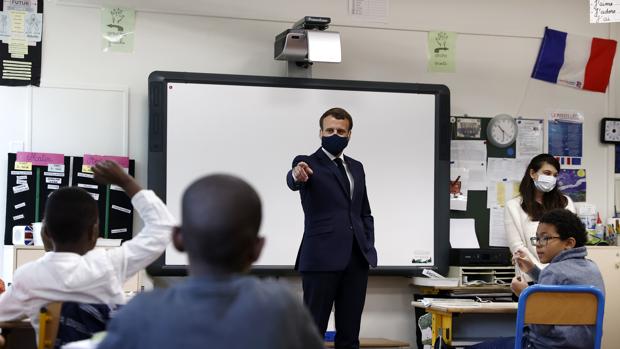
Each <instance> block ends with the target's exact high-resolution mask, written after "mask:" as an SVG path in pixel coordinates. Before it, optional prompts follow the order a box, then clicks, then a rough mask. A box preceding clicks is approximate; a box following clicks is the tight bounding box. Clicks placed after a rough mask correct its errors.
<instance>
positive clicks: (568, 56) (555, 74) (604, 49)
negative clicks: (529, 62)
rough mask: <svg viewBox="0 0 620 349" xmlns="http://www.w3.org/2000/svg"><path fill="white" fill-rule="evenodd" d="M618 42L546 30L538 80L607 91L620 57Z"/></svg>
mask: <svg viewBox="0 0 620 349" xmlns="http://www.w3.org/2000/svg"><path fill="white" fill-rule="evenodd" d="M616 44H617V43H616V40H609V39H601V38H589V37H585V36H579V35H573V34H568V33H565V32H561V31H559V30H554V29H549V28H548V27H545V35H544V36H543V39H542V43H541V44H540V51H538V58H537V59H536V64H535V65H534V71H533V72H532V77H533V78H534V79H539V80H544V81H548V82H552V83H554V84H560V85H566V86H571V87H575V88H579V89H584V90H590V91H596V92H605V90H606V89H607V84H609V76H610V74H611V66H612V64H613V60H614V55H615V54H616Z"/></svg>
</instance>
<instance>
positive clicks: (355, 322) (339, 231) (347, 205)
mask: <svg viewBox="0 0 620 349" xmlns="http://www.w3.org/2000/svg"><path fill="white" fill-rule="evenodd" d="M319 125H320V127H321V128H320V132H319V136H320V138H321V145H322V147H321V148H319V150H317V151H316V152H315V153H314V154H312V155H309V156H305V155H299V156H296V157H295V159H294V160H293V169H292V170H290V171H289V172H288V174H287V176H286V182H287V184H288V186H289V188H290V189H291V190H295V191H297V190H299V192H300V196H301V205H302V207H303V210H304V214H305V220H304V235H303V239H302V242H301V246H300V248H299V252H298V254H297V261H296V262H295V269H296V270H299V271H300V272H301V276H302V284H303V290H304V302H305V303H306V305H307V306H308V308H309V309H310V312H311V313H312V316H313V317H314V321H315V322H316V324H317V327H318V329H319V331H320V333H321V335H322V334H324V333H325V330H326V329H327V322H328V321H329V315H330V313H331V309H332V306H333V305H334V303H335V320H336V340H335V345H336V348H359V330H360V321H361V317H362V311H363V309H364V301H365V299H366V286H367V284H368V267H369V265H370V266H372V267H376V266H377V251H376V250H375V246H374V242H375V235H374V223H373V217H372V215H371V213H370V205H369V203H368V195H367V193H366V181H365V174H364V167H363V166H362V163H360V162H359V161H356V160H354V159H352V158H350V157H348V156H345V155H343V153H342V152H343V150H344V148H345V147H346V146H347V144H348V142H349V139H350V137H351V129H352V128H353V119H352V118H351V115H349V113H348V112H347V111H346V110H344V109H342V108H332V109H329V110H328V111H326V112H325V113H324V114H323V115H322V116H321V118H320V120H319Z"/></svg>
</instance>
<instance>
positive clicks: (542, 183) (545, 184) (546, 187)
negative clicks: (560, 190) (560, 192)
mask: <svg viewBox="0 0 620 349" xmlns="http://www.w3.org/2000/svg"><path fill="white" fill-rule="evenodd" d="M557 180H558V179H557V178H555V177H554V176H547V175H544V174H539V175H538V179H536V180H534V186H536V189H538V190H540V191H542V192H543V193H548V192H550V191H552V190H553V188H555V184H556V182H557Z"/></svg>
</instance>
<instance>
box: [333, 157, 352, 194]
mask: <svg viewBox="0 0 620 349" xmlns="http://www.w3.org/2000/svg"><path fill="white" fill-rule="evenodd" d="M334 162H335V163H336V165H337V166H338V170H340V176H341V177H342V180H343V181H344V185H345V187H346V189H347V194H349V195H350V194H351V182H349V176H347V170H345V168H344V164H343V163H342V159H341V158H335V159H334Z"/></svg>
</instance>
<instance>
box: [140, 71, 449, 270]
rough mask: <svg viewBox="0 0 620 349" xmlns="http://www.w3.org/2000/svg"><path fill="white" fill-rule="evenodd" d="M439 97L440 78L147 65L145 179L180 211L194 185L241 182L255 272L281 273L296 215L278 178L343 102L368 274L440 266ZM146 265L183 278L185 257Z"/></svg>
mask: <svg viewBox="0 0 620 349" xmlns="http://www.w3.org/2000/svg"><path fill="white" fill-rule="evenodd" d="M449 98H450V97H449V91H448V89H447V88H446V87H445V86H443V85H428V84H405V83H385V82H367V81H343V80H320V79H300V78H274V77H258V76H239V75H217V74H199V73H177V72H153V73H152V74H151V76H150V77H149V118H150V126H149V128H150V129H149V164H148V172H149V173H148V185H149V188H151V189H153V190H154V191H155V192H156V193H157V194H158V195H160V197H162V198H164V199H165V201H166V203H167V205H168V207H169V208H170V210H171V211H172V213H173V214H174V215H175V216H176V217H181V215H180V210H181V205H180V203H181V197H182V195H183V191H184V190H185V188H186V187H187V186H188V185H189V184H190V183H192V182H193V181H194V180H196V179H198V178H200V177H202V176H204V175H208V174H213V173H228V174H233V175H236V176H239V177H241V178H243V179H244V180H246V181H247V182H249V183H250V184H251V185H252V186H253V187H254V188H255V189H256V190H257V192H258V193H259V195H260V197H261V200H262V204H263V222H262V225H261V229H260V232H259V234H260V235H262V236H264V237H265V238H266V244H265V248H264V250H263V253H262V256H261V258H260V259H259V260H258V261H257V263H256V264H255V267H254V271H255V272H258V273H261V272H265V273H275V274H278V273H287V272H291V271H292V269H293V265H294V263H295V259H296V256H297V251H298V248H299V244H300V242H301V239H302V235H303V227H304V216H303V211H302V208H301V203H300V197H299V193H298V192H294V191H291V190H290V189H289V188H288V187H287V185H286V179H285V176H286V173H287V171H289V170H290V169H291V166H292V160H293V158H294V157H295V156H296V155H299V154H311V153H314V152H315V151H316V150H317V149H318V148H319V147H320V138H319V118H320V116H321V115H322V114H323V112H325V111H326V110H327V109H329V108H332V107H342V108H344V109H346V110H347V111H348V112H349V113H350V114H351V115H352V117H353V129H352V136H351V141H350V143H349V146H348V147H347V149H346V150H345V154H346V155H348V156H350V157H352V158H354V159H357V160H359V161H361V162H362V163H363V165H364V169H365V172H366V187H367V192H368V197H369V201H370V206H371V210H372V214H373V216H374V221H375V247H376V249H377V254H378V268H376V269H374V271H372V272H373V273H379V274H395V275H413V274H416V273H417V272H418V271H419V270H420V269H421V268H423V267H424V268H435V269H437V270H442V269H446V268H447V265H448V260H447V259H448V249H449V245H448V241H447V240H448V236H449V235H448V234H449V233H448V229H449V228H448V222H449V200H448V199H449V196H448V195H449V194H448V190H449V186H448V182H449V127H450V124H449V103H450V102H449ZM181 224H182V223H181ZM214 248H217V246H214ZM149 272H150V273H151V274H154V275H184V274H185V273H186V272H187V257H186V256H185V255H184V254H182V253H180V252H178V251H176V250H175V249H174V247H172V245H170V246H169V247H168V248H167V250H166V253H165V255H164V256H163V257H162V258H160V259H159V260H158V261H156V262H155V263H154V264H153V265H151V266H150V267H149Z"/></svg>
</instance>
